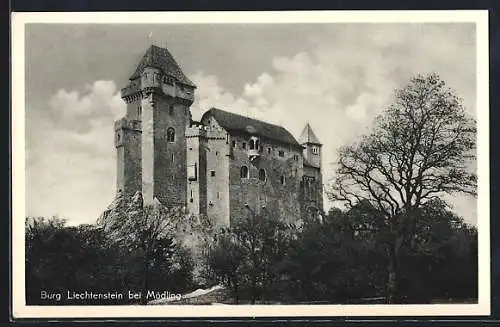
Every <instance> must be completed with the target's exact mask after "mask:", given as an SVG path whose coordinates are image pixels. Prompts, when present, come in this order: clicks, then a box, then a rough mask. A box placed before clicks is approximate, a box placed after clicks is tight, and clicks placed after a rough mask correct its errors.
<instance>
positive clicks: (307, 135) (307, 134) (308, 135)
mask: <svg viewBox="0 0 500 327" xmlns="http://www.w3.org/2000/svg"><path fill="white" fill-rule="evenodd" d="M299 142H300V144H306V143H309V144H318V145H321V142H320V141H319V140H318V138H317V137H316V135H315V134H314V132H313V130H312V128H311V125H309V123H307V125H306V127H304V130H303V131H302V134H301V135H300V138H299Z"/></svg>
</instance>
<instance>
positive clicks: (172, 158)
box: [115, 45, 196, 206]
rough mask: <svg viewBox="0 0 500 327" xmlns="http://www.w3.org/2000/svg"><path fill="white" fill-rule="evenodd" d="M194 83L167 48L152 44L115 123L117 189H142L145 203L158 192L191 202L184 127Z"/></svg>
mask: <svg viewBox="0 0 500 327" xmlns="http://www.w3.org/2000/svg"><path fill="white" fill-rule="evenodd" d="M195 89H196V86H195V85H194V84H193V83H192V82H191V81H190V80H189V79H188V78H187V77H186V76H185V75H184V73H183V72H182V70H181V68H180V67H179V65H178V64H177V62H176V61H175V59H174V58H173V56H172V55H171V53H170V52H169V51H168V49H166V48H161V47H158V46H155V45H152V46H151V47H149V49H148V50H147V51H146V53H145V54H144V56H143V57H142V59H141V61H140V62H139V64H138V66H137V68H136V69H135V71H134V73H133V74H132V76H130V78H129V83H128V85H127V86H126V87H124V88H123V89H122V90H121V96H122V99H123V100H124V101H125V102H126V103H127V112H126V115H125V117H124V118H122V119H121V120H119V121H118V122H117V123H115V144H116V148H117V169H118V172H117V188H118V190H122V191H123V192H126V193H129V194H133V193H134V192H136V191H141V192H142V195H143V199H144V202H145V203H146V204H147V203H152V201H153V198H155V197H156V198H157V199H158V200H160V201H161V202H162V203H163V204H165V205H167V206H177V205H181V206H184V205H186V180H187V172H186V137H185V132H186V127H187V126H188V125H189V124H190V119H191V113H190V106H191V104H192V103H193V101H194V90H195ZM118 140H121V141H118Z"/></svg>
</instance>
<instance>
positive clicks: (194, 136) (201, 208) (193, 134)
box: [186, 126, 207, 215]
mask: <svg viewBox="0 0 500 327" xmlns="http://www.w3.org/2000/svg"><path fill="white" fill-rule="evenodd" d="M186 143H187V152H186V169H187V194H186V198H187V209H188V211H189V212H190V213H193V214H201V215H205V214H206V209H207V188H206V187H207V186H206V143H207V140H206V133H205V130H204V129H203V128H201V127H198V126H196V127H189V128H187V129H186Z"/></svg>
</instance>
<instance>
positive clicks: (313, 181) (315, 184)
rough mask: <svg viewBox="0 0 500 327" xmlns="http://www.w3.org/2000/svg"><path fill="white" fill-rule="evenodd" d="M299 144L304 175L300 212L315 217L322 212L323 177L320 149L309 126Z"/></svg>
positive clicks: (319, 143) (301, 136) (320, 145)
mask: <svg viewBox="0 0 500 327" xmlns="http://www.w3.org/2000/svg"><path fill="white" fill-rule="evenodd" d="M299 142H300V144H301V145H302V147H303V156H304V170H303V172H304V175H303V176H302V182H301V185H302V201H303V202H302V210H303V212H304V213H305V214H307V215H313V216H316V217H317V213H318V211H319V212H321V211H322V210H323V175H322V173H321V147H322V146H323V145H322V144H321V142H320V141H319V140H318V138H317V137H316V135H315V134H314V132H313V130H312V128H311V125H309V123H308V124H307V125H306V127H305V128H304V130H303V131H302V134H301V135H300V138H299Z"/></svg>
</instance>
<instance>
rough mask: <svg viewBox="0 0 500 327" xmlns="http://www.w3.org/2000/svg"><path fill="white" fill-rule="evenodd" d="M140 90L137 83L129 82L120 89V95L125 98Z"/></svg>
mask: <svg viewBox="0 0 500 327" xmlns="http://www.w3.org/2000/svg"><path fill="white" fill-rule="evenodd" d="M140 90H141V86H140V85H139V84H138V83H134V84H129V85H127V86H125V87H124V88H122V89H121V91H120V93H121V97H122V98H125V97H128V96H131V95H134V94H136V93H138V92H139V91H140Z"/></svg>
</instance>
